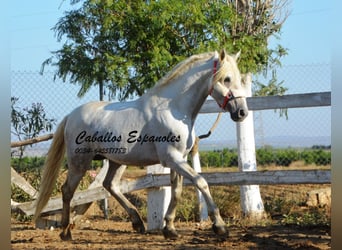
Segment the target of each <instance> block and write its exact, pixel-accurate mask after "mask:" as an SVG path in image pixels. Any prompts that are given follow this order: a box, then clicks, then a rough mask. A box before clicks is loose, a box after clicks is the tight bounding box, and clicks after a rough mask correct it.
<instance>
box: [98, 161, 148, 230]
mask: <svg viewBox="0 0 342 250" xmlns="http://www.w3.org/2000/svg"><path fill="white" fill-rule="evenodd" d="M125 169H126V165H119V164H117V163H115V162H112V161H109V168H108V172H107V175H106V177H105V179H104V181H103V186H104V188H105V189H107V190H108V192H109V193H110V194H111V195H113V196H114V197H115V199H116V200H117V201H118V202H119V203H120V205H121V206H122V207H123V208H124V209H125V210H126V211H127V213H128V215H129V217H130V218H131V221H132V226H133V229H134V230H136V231H137V232H140V233H144V232H145V226H144V222H143V220H142V219H141V217H140V215H139V213H138V210H137V209H136V207H135V206H134V205H133V204H132V203H131V202H130V201H129V200H128V199H127V198H126V197H125V196H124V195H123V194H122V193H121V190H120V179H121V176H122V174H123V173H124V171H125Z"/></svg>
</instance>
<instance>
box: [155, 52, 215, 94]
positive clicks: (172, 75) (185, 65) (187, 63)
mask: <svg viewBox="0 0 342 250" xmlns="http://www.w3.org/2000/svg"><path fill="white" fill-rule="evenodd" d="M214 54H215V52H207V53H202V54H198V55H193V56H190V57H189V58H187V59H185V60H183V61H181V62H179V63H178V64H177V65H176V66H175V67H174V68H173V69H172V70H171V71H170V72H168V73H167V74H166V75H165V76H164V77H162V78H161V79H160V80H159V81H158V82H157V83H156V85H155V87H157V88H158V87H161V86H165V85H167V84H168V83H170V82H171V81H172V80H174V79H176V78H177V77H178V76H180V75H182V74H183V73H184V72H186V71H188V70H189V69H190V68H191V67H192V66H193V65H194V64H195V63H197V62H198V61H203V60H207V59H209V58H210V57H212V56H214Z"/></svg>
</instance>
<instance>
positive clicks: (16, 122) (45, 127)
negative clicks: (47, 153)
mask: <svg viewBox="0 0 342 250" xmlns="http://www.w3.org/2000/svg"><path fill="white" fill-rule="evenodd" d="M18 100H19V98H17V97H11V133H12V134H13V135H15V136H16V137H17V138H18V139H19V140H24V139H31V138H34V137H37V136H38V135H39V134H40V133H44V132H47V131H51V130H52V128H53V125H55V124H56V120H55V119H51V118H48V117H47V116H46V113H45V110H44V107H43V105H42V104H41V103H32V105H31V107H30V108H28V107H26V108H23V109H21V108H19V107H18V106H17V101H18ZM19 150H20V157H22V155H23V152H24V150H25V146H21V147H20V148H19Z"/></svg>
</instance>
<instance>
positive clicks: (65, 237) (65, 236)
mask: <svg viewBox="0 0 342 250" xmlns="http://www.w3.org/2000/svg"><path fill="white" fill-rule="evenodd" d="M59 237H60V238H61V240H63V241H69V240H72V237H71V231H70V230H69V229H67V230H66V232H65V230H63V231H62V232H61V233H60V234H59Z"/></svg>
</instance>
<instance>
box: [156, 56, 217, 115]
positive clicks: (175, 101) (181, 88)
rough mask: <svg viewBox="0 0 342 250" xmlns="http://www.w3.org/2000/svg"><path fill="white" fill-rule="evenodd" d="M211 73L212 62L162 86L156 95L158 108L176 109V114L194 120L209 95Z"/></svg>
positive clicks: (199, 66)
mask: <svg viewBox="0 0 342 250" xmlns="http://www.w3.org/2000/svg"><path fill="white" fill-rule="evenodd" d="M212 72H213V62H212V61H211V60H210V61H209V62H208V61H207V62H205V63H202V64H199V65H196V66H194V67H193V68H192V69H190V70H189V71H188V72H187V73H185V74H184V75H182V76H180V77H179V78H178V79H176V80H175V82H173V83H169V84H168V85H167V86H163V87H162V88H161V89H160V90H159V91H158V93H157V95H156V98H155V97H152V98H153V99H154V101H155V102H158V104H157V105H158V107H159V108H160V106H166V107H165V108H168V109H177V111H178V113H183V114H184V115H185V116H188V117H191V118H192V119H195V118H196V116H197V114H198V112H199V110H200V108H201V106H202V105H203V103H204V101H205V99H206V98H207V96H208V93H209V82H210V78H211V76H212Z"/></svg>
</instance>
